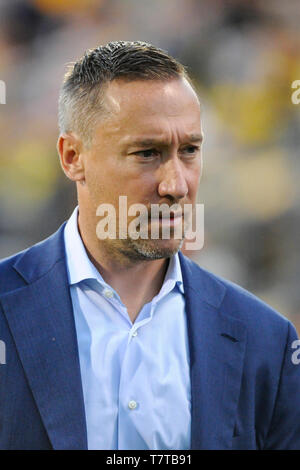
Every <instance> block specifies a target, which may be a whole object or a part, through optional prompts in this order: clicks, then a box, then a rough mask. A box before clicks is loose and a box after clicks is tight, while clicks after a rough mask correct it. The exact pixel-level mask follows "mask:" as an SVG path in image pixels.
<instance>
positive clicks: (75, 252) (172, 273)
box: [64, 206, 184, 297]
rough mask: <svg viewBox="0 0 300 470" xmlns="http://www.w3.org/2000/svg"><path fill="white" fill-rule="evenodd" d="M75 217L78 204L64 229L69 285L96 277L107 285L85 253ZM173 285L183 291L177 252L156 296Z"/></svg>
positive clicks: (171, 259)
mask: <svg viewBox="0 0 300 470" xmlns="http://www.w3.org/2000/svg"><path fill="white" fill-rule="evenodd" d="M77 219H78V206H77V207H76V208H75V209H74V211H73V214H72V215H71V217H70V219H69V220H68V222H67V224H66V226H65V231H64V240H65V251H66V260H67V270H68V279H69V285H74V284H78V283H79V282H81V281H84V280H86V279H96V280H97V281H98V282H99V283H100V284H102V285H105V286H107V285H108V284H107V283H106V282H105V281H104V279H103V277H102V276H101V274H100V273H99V271H98V270H97V269H96V267H95V266H94V265H93V263H92V262H91V261H90V259H89V257H88V255H87V252H86V249H85V247H84V244H83V241H82V239H81V236H80V234H79V230H78V225H77ZM175 285H177V287H178V289H179V291H180V292H181V293H184V288H183V281H182V273H181V267H180V261H179V256H178V253H177V254H175V255H174V256H172V257H171V258H170V262H169V266H168V269H167V272H166V275H165V280H164V283H163V285H162V288H161V290H160V292H159V294H158V297H162V296H163V295H165V294H166V293H168V292H170V291H171V290H172V289H173V288H174V287H175Z"/></svg>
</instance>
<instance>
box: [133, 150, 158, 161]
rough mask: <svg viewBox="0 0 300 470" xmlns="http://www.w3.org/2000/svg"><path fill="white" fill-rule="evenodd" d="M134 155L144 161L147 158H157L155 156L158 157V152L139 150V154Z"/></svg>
mask: <svg viewBox="0 0 300 470" xmlns="http://www.w3.org/2000/svg"><path fill="white" fill-rule="evenodd" d="M135 155H138V156H140V157H142V158H144V159H147V158H153V157H157V155H159V152H158V150H155V149H147V150H140V151H139V152H135Z"/></svg>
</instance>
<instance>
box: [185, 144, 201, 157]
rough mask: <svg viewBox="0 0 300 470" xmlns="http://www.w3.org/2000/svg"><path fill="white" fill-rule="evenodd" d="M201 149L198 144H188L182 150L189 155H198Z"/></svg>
mask: <svg viewBox="0 0 300 470" xmlns="http://www.w3.org/2000/svg"><path fill="white" fill-rule="evenodd" d="M199 151H200V147H199V146H197V145H188V146H187V147H185V148H184V149H182V152H183V153H185V154H187V155H188V156H193V155H196V154H197V153H198V152H199Z"/></svg>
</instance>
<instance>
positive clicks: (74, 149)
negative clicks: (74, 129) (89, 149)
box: [57, 133, 85, 182]
mask: <svg viewBox="0 0 300 470" xmlns="http://www.w3.org/2000/svg"><path fill="white" fill-rule="evenodd" d="M57 151H58V154H59V158H60V164H61V166H62V169H63V171H64V173H65V175H66V176H67V177H68V178H69V179H70V180H72V181H77V182H79V181H84V180H85V173H84V161H83V144H82V141H81V139H80V138H79V137H78V136H77V135H76V134H74V133H68V134H61V135H60V136H59V138H58V141H57Z"/></svg>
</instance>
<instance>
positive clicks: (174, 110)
mask: <svg viewBox="0 0 300 470" xmlns="http://www.w3.org/2000/svg"><path fill="white" fill-rule="evenodd" d="M104 106H105V108H106V111H107V116H108V118H107V119H105V127H106V128H107V130H109V132H118V131H119V132H121V131H122V129H123V130H125V129H127V130H129V129H131V130H133V129H134V128H135V129H138V130H140V131H143V132H144V131H146V130H148V128H149V127H152V128H153V130H155V128H160V127H161V126H163V125H171V126H179V127H181V128H183V127H186V131H187V132H192V131H193V130H194V128H195V127H198V128H199V126H200V104H199V100H198V97H197V95H196V93H195V91H194V90H193V88H192V87H191V85H190V84H189V83H188V81H187V80H186V79H185V78H178V79H172V80H169V81H160V80H143V81H142V80H136V81H132V82H126V81H121V80H114V81H113V82H111V83H110V84H109V85H108V87H107V89H106V92H105V96H104ZM183 130H184V129H183Z"/></svg>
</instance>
